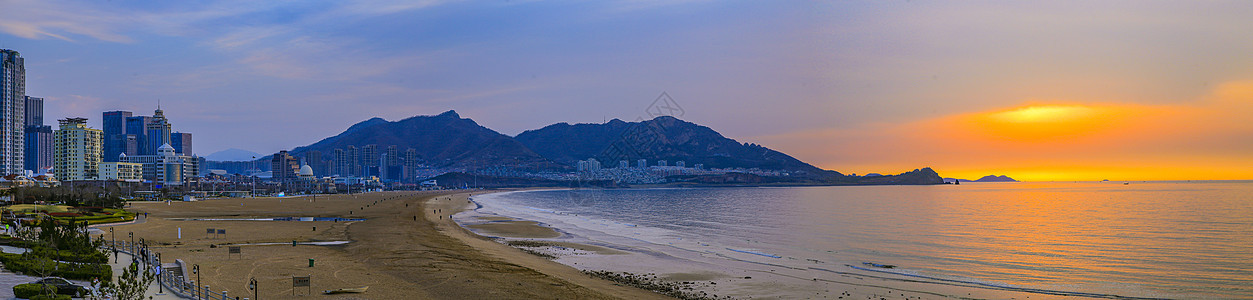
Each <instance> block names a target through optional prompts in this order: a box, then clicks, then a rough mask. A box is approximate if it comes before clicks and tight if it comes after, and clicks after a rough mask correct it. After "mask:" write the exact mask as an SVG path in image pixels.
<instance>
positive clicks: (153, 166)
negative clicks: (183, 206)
mask: <svg viewBox="0 0 1253 300" xmlns="http://www.w3.org/2000/svg"><path fill="white" fill-rule="evenodd" d="M118 158H119V159H118V160H119V161H121V162H128V163H138V164H142V165H143V169H144V171H143V172H144V176H143V177H144V180H146V181H151V182H152V184H153V185H154V186H158V187H159V186H163V185H183V184H188V183H191V182H192V181H193V180H195V178H196V177H197V176H199V173H200V166H199V164H200V159H199V158H198V157H195V156H187V155H178V153H176V152H174V146H170V144H164V145H161V147H157V154H156V155H126V154H120V155H119V157H118Z"/></svg>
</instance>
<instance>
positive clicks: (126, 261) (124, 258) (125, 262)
mask: <svg viewBox="0 0 1253 300" xmlns="http://www.w3.org/2000/svg"><path fill="white" fill-rule="evenodd" d="M110 256H112V255H111V254H110ZM117 257H118V258H117V262H116V263H114V262H113V258H112V257H110V258H109V266H110V267H113V278H114V279H117V277H118V276H121V275H122V268H125V267H127V266H130V264H131V261H132V259H133V257H132V256H131V255H130V254H126V253H125V252H118V256H117ZM158 291H160V289H158V288H157V281H156V280H153V281H152V284H151V285H149V286H148V292H147V293H144V296H145V297H144V299H147V298H148V296H151V297H152V299H158V300H160V299H183V298H180V297H179V296H178V295H177V294H174V293H170V292H169V291H168V290H167V291H165V293H157V292H158Z"/></svg>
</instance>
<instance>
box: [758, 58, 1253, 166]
mask: <svg viewBox="0 0 1253 300" xmlns="http://www.w3.org/2000/svg"><path fill="white" fill-rule="evenodd" d="M760 139H762V140H764V142H766V143H768V144H769V143H775V144H781V145H792V144H813V143H816V145H814V147H798V148H794V149H788V150H789V151H790V152H789V153H791V154H793V155H795V156H798V157H802V158H808V159H809V161H811V162H813V163H815V164H818V165H819V166H822V167H825V168H828V169H836V170H846V171H845V172H860V173H861V174H865V173H866V172H882V171H877V170H893V171H900V170H907V169H910V168H914V167H918V166H924V165H925V166H931V167H933V168H935V169H936V170H937V171H939V172H940V173H941V175H942V176H945V177H952V178H962V179H977V178H979V177H982V176H984V175H989V174H1008V175H1010V176H1011V177H1014V178H1015V179H1018V180H1024V181H1053V180H1103V179H1110V180H1194V179H1195V180H1238V179H1250V178H1253V80H1248V81H1233V82H1227V83H1223V84H1220V85H1218V86H1216V87H1214V88H1213V89H1212V90H1211V91H1210V92H1209V93H1207V94H1205V95H1200V96H1198V97H1196V98H1195V99H1193V100H1191V101H1186V102H1183V103H1178V104H1157V105H1151V104H1136V103H1130V102H1114V101H1100V100H1086V101H1085V100H1069V99H1024V100H1022V101H1021V102H1020V103H1017V104H1014V105H1007V106H1005V107H1003V108H998V109H993V110H986V111H972V112H965V113H957V114H952V115H946V116H939V117H935V118H928V119H922V120H917V121H912V122H904V123H877V124H870V125H866V126H862V127H857V128H848V129H842V130H815V131H805V132H798V133H792V134H784V135H776V136H766V137H761V138H760Z"/></svg>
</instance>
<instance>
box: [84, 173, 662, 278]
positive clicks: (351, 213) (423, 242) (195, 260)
mask: <svg viewBox="0 0 1253 300" xmlns="http://www.w3.org/2000/svg"><path fill="white" fill-rule="evenodd" d="M475 193H482V192H475ZM468 196H469V192H383V193H369V194H357V195H334V196H317V197H312V196H310V197H286V198H243V199H240V198H228V199H209V200H204V201H196V202H173V203H165V202H147V203H135V204H133V207H132V208H131V209H133V210H136V211H139V212H147V213H148V216H147V219H146V221H144V222H142V223H137V224H128V225H117V226H114V236H115V237H116V238H117V239H120V240H125V239H129V236H128V233H130V232H134V235H135V240H136V241H138V240H139V239H140V238H143V239H145V240H146V241H148V243H149V244H150V245H152V249H153V250H154V251H155V252H158V253H161V256H162V261H164V262H172V261H174V260H175V259H182V260H183V261H185V262H186V263H187V264H188V265H191V264H198V265H199V266H200V270H201V274H200V280H201V281H203V282H202V285H209V286H210V287H211V289H213V290H216V291H223V290H225V291H229V293H230V295H232V296H242V297H251V296H252V293H251V292H250V291H249V290H248V289H247V285H248V282H249V279H250V278H256V279H257V281H258V285H259V287H260V288H259V292H258V293H259V294H258V296H259V297H260V298H264V299H275V298H307V297H317V298H327V299H660V298H665V297H662V296H661V295H658V294H655V293H652V292H649V291H644V290H641V289H637V288H632V287H625V286H621V285H618V284H615V283H613V282H609V281H606V280H601V279H596V278H592V277H590V276H587V275H585V274H583V273H581V272H579V271H578V270H576V269H574V268H571V267H568V266H565V265H562V264H559V263H556V262H553V261H550V260H547V259H544V258H541V257H538V256H535V255H532V254H528V253H525V252H523V251H521V250H519V249H516V248H513V247H509V246H507V245H504V244H501V243H498V242H496V241H493V240H491V239H488V238H484V237H481V236H478V235H475V234H473V233H471V232H469V231H467V230H465V229H463V228H461V227H459V226H457V225H456V224H455V223H453V222H452V220H451V218H450V217H449V216H450V215H451V214H454V213H456V212H457V211H460V210H462V209H466V208H471V207H472V206H470V205H472V204H470V202H469V201H468V200H467V197H468ZM255 217H341V218H364V219H366V220H364V221H347V222H334V221H304V222H301V221H242V220H224V219H245V218H255ZM199 219H216V220H199ZM519 225H530V224H519ZM525 227H530V228H542V227H538V226H533V225H531V226H525ZM207 228H213V229H225V230H226V234H224V235H217V236H215V235H209V234H206V233H205V230H206V229H207ZM102 229H104V230H105V231H106V232H108V229H107V228H102ZM180 229H181V232H182V236H181V238H180V237H179V231H180ZM494 229H495V230H510V229H509V228H494ZM489 230H490V229H489ZM528 230H529V231H533V234H538V235H540V236H549V235H551V234H549V233H545V232H543V230H542V229H541V230H535V229H528ZM549 230H551V229H549ZM104 238H106V239H109V238H112V237H111V236H110V235H109V234H107V233H106V234H105V236H104ZM292 241H297V242H319V241H321V242H330V241H349V242H348V243H346V244H342V245H332V246H316V245H297V246H294V247H293V246H292V245H291V242H292ZM265 243H275V244H271V245H248V244H265ZM225 245H242V246H241V247H242V255H228V253H227V248H226V247H224V246H225ZM309 259H314V260H315V265H314V267H309ZM306 275H307V276H312V280H311V281H312V285H313V286H312V289H311V290H312V293H310V292H309V290H310V289H307V288H304V287H300V288H296V289H294V290H293V288H292V276H306ZM190 276H191V279H193V280H194V279H195V278H196V275H190ZM361 286H369V287H370V288H369V290H368V291H367V292H366V293H362V294H342V295H322V294H321V291H323V290H329V289H337V288H352V287H361Z"/></svg>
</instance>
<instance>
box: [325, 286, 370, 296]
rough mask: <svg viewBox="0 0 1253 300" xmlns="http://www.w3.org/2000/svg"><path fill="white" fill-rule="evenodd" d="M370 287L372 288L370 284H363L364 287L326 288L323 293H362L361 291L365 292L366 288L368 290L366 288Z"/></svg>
mask: <svg viewBox="0 0 1253 300" xmlns="http://www.w3.org/2000/svg"><path fill="white" fill-rule="evenodd" d="M368 288H370V287H369V286H363V287H359V288H343V289H333V290H326V291H324V292H322V293H323V294H327V295H333V294H360V293H365V290H366V289H368Z"/></svg>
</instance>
